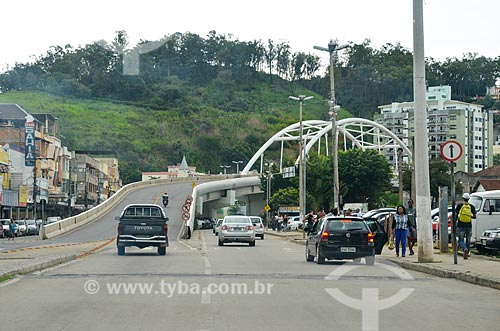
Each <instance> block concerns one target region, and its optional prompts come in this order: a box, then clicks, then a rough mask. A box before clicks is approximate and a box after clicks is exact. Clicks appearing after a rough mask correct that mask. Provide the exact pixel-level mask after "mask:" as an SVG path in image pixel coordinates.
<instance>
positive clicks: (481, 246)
mask: <svg viewBox="0 0 500 331" xmlns="http://www.w3.org/2000/svg"><path fill="white" fill-rule="evenodd" d="M476 249H477V251H478V252H479V253H481V254H486V253H488V250H487V249H486V248H484V246H483V245H476Z"/></svg>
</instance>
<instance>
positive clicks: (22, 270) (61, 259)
mask: <svg viewBox="0 0 500 331" xmlns="http://www.w3.org/2000/svg"><path fill="white" fill-rule="evenodd" d="M115 239H116V238H115V237H113V238H111V239H109V240H108V241H106V242H104V243H103V244H101V245H99V246H97V247H94V248H92V249H90V250H88V251H87V252H84V253H82V254H79V255H77V254H70V255H63V256H58V257H55V258H49V259H47V260H45V261H41V262H35V263H33V264H30V265H27V266H23V267H19V268H15V267H14V268H13V269H12V270H9V271H5V272H3V273H0V278H3V277H10V276H15V275H22V274H28V273H32V272H34V271H38V270H42V269H46V268H50V267H53V266H56V265H59V264H62V263H66V262H69V261H72V260H76V259H81V258H84V257H86V256H88V255H90V254H93V253H95V252H97V251H99V250H101V249H103V248H104V247H106V246H108V245H109V244H111V243H112V242H114V241H115ZM57 247H58V246H57ZM40 259H44V258H43V257H41V258H40Z"/></svg>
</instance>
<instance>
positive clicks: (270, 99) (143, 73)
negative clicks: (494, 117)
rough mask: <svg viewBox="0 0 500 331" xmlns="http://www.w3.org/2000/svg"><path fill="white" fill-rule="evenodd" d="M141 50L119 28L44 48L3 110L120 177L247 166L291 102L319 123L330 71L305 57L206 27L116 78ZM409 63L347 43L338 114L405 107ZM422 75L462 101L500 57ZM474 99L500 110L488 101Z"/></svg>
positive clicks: (289, 116) (8, 77)
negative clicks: (80, 42) (112, 164)
mask: <svg viewBox="0 0 500 331" xmlns="http://www.w3.org/2000/svg"><path fill="white" fill-rule="evenodd" d="M148 44H150V42H149V41H141V42H140V43H139V44H138V45H135V46H131V45H129V42H128V37H127V34H126V32H125V31H118V32H117V34H116V37H115V39H114V40H113V41H112V42H109V43H104V42H98V43H94V44H88V45H84V46H79V47H73V46H71V45H66V46H54V47H51V48H50V49H49V50H48V51H47V53H46V54H43V55H41V56H39V57H38V58H36V60H34V61H33V62H31V63H18V64H16V65H15V66H14V67H12V68H10V69H9V70H7V71H6V72H4V73H2V74H0V91H1V92H2V93H1V94H0V102H16V103H18V104H20V105H21V106H23V107H25V108H26V110H28V111H31V112H35V113H36V112H50V113H54V114H55V115H56V116H57V117H59V118H60V123H59V125H60V127H61V134H62V135H63V136H64V137H65V139H63V143H64V144H66V145H68V147H69V148H71V149H86V150H92V149H95V150H99V149H106V150H108V149H115V150H116V151H117V155H119V156H120V159H121V162H122V165H123V166H124V169H126V170H125V172H124V175H125V176H126V177H127V180H129V181H131V180H137V179H138V175H139V173H140V171H154V170H164V169H166V165H167V164H173V163H177V162H179V161H180V159H181V158H182V156H183V155H186V157H187V159H188V162H189V163H190V164H192V165H195V166H197V167H198V168H199V170H201V171H206V172H212V173H213V172H219V171H220V168H219V166H220V165H221V164H223V163H224V164H230V163H231V161H232V160H248V159H249V158H250V157H251V156H252V155H253V154H254V153H255V151H257V149H258V148H259V147H260V146H261V145H262V143H264V142H265V141H266V140H267V139H268V138H269V137H271V135H272V134H274V133H276V132H277V131H279V130H281V129H283V128H284V127H285V126H287V125H289V124H291V123H294V122H297V120H298V105H297V104H296V103H294V102H292V101H290V100H289V99H288V96H289V95H300V94H306V95H313V96H314V97H315V98H314V99H313V100H310V101H308V103H307V105H305V107H304V119H323V120H326V119H328V114H327V113H328V104H327V102H325V100H324V99H323V98H328V93H329V79H328V72H326V71H324V70H322V66H321V65H320V61H319V57H318V56H317V55H315V54H314V53H304V52H292V50H291V47H290V45H289V44H288V43H287V42H281V41H280V42H275V41H273V40H267V41H261V40H253V41H240V40H238V39H235V38H234V37H232V36H231V35H225V34H218V33H216V32H215V31H212V32H210V33H209V34H208V35H207V36H205V37H201V36H199V35H196V34H192V33H174V34H171V35H168V36H166V37H165V38H164V39H162V41H160V42H158V43H157V45H158V47H156V48H155V49H153V50H151V51H150V52H146V53H144V54H142V55H140V61H139V63H140V66H139V69H140V70H139V74H138V75H124V74H123V69H124V68H123V58H124V54H125V55H127V54H130V53H129V52H133V51H134V49H135V50H137V49H140V48H141V46H145V45H148ZM412 66H413V59H412V53H411V52H410V51H409V50H408V49H406V48H404V47H402V46H401V45H399V44H397V43H396V44H386V45H384V46H382V47H381V48H380V49H375V48H373V47H372V46H371V45H370V41H369V40H366V41H365V42H364V43H362V44H354V43H351V44H350V47H349V48H347V49H346V50H344V51H341V52H339V56H338V58H337V59H336V70H335V75H336V80H335V82H336V86H335V87H336V93H337V100H338V103H339V104H340V105H341V106H342V108H343V111H342V113H341V114H340V117H346V116H357V117H358V116H359V117H365V118H370V119H371V118H372V116H373V113H374V112H376V111H377V106H379V105H381V104H387V103H391V102H393V101H409V100H412V98H413V83H412V81H413V78H412ZM426 75H427V81H428V85H429V86H433V85H451V87H452V97H453V99H455V100H461V101H466V102H470V101H472V100H475V98H476V97H477V96H484V94H485V91H486V88H487V87H490V86H493V85H494V84H495V81H496V79H497V77H500V56H499V57H497V58H495V59H491V58H486V57H483V56H480V55H477V54H466V55H464V56H463V57H462V58H460V59H459V58H449V59H446V60H445V61H435V60H433V59H427V73H426ZM477 102H481V103H483V104H484V105H485V106H487V107H491V108H493V107H497V108H500V107H499V106H498V104H495V103H494V101H493V100H492V99H491V98H488V97H487V98H484V99H481V100H480V101H477ZM214 151H219V152H217V154H214Z"/></svg>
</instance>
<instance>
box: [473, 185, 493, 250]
mask: <svg viewBox="0 0 500 331" xmlns="http://www.w3.org/2000/svg"><path fill="white" fill-rule="evenodd" d="M469 203H470V204H471V205H473V206H474V208H475V209H476V213H477V217H476V218H475V219H474V220H473V221H472V236H471V243H472V244H473V245H475V246H476V248H478V249H481V248H482V247H480V246H482V244H481V241H480V237H481V235H482V234H483V233H484V231H486V230H487V229H494V228H497V227H500V190H492V191H484V192H474V193H471V195H470V200H469Z"/></svg>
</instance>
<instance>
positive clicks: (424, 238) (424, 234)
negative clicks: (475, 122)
mask: <svg viewBox="0 0 500 331" xmlns="http://www.w3.org/2000/svg"><path fill="white" fill-rule="evenodd" d="M422 1H423V0H413V95H414V97H415V182H416V188H415V189H416V190H415V192H416V203H417V205H416V209H417V231H418V241H419V244H418V262H424V263H425V262H433V256H434V249H433V247H432V246H433V245H432V226H431V222H429V220H430V219H431V198H430V183H429V154H428V142H427V141H428V139H427V109H426V88H425V58H424V17H423V16H424V15H423V3H422Z"/></svg>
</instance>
